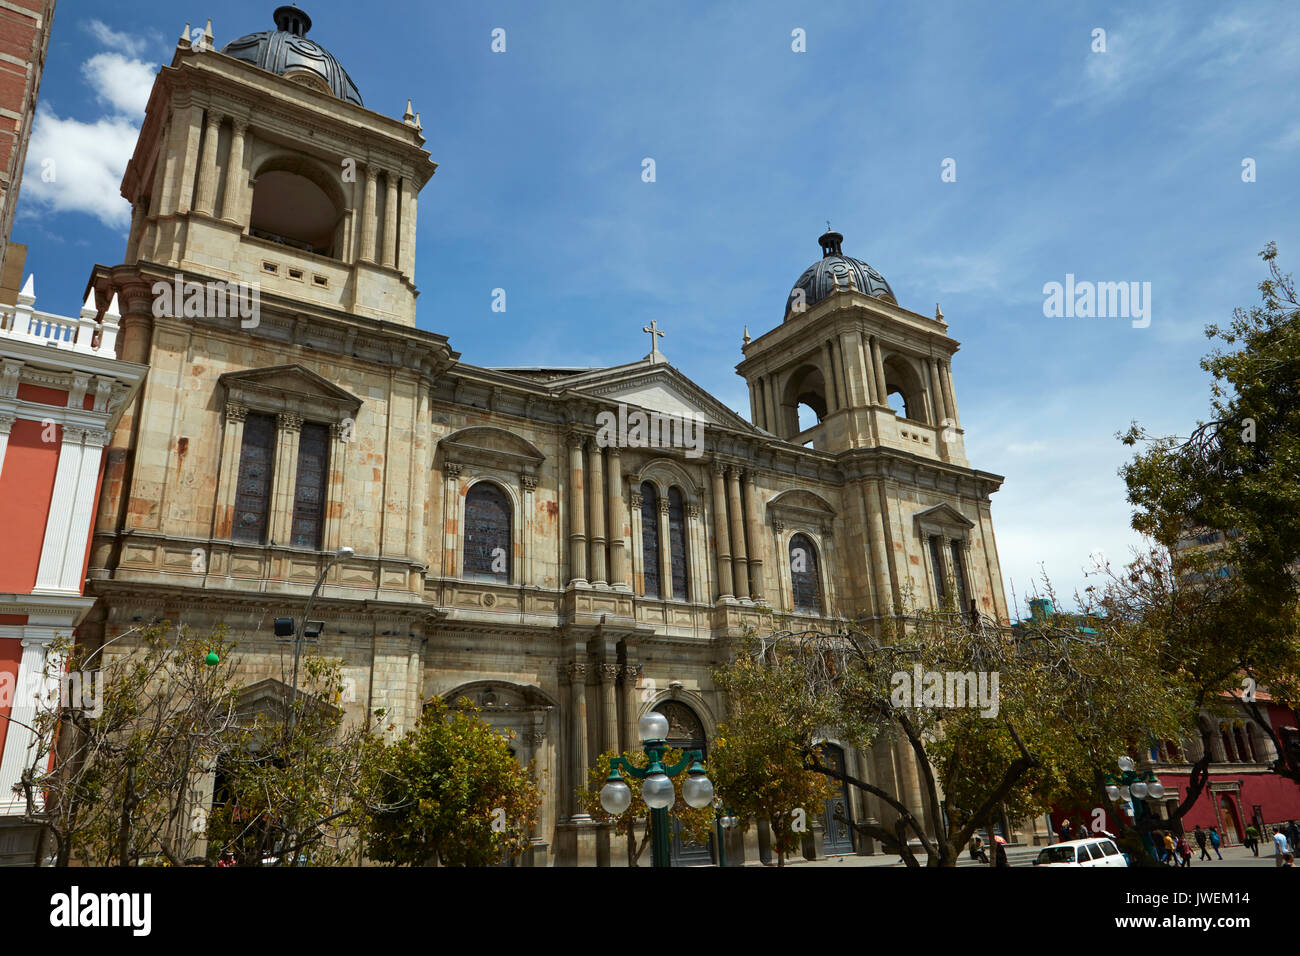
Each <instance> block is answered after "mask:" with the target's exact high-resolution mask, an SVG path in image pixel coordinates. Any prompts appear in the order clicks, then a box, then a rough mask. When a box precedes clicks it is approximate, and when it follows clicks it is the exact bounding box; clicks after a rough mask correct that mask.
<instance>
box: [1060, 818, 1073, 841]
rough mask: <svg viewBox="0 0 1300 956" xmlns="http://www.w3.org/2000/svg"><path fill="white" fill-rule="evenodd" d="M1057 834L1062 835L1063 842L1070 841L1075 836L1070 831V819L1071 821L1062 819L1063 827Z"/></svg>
mask: <svg viewBox="0 0 1300 956" xmlns="http://www.w3.org/2000/svg"><path fill="white" fill-rule="evenodd" d="M1057 835H1059V836H1060V838H1061V842H1062V843H1068V842H1069V841H1070V840H1071V839H1072V838H1073V837H1072V836H1071V832H1070V821H1069V820H1062V821H1061V829H1060V830H1058V831H1057Z"/></svg>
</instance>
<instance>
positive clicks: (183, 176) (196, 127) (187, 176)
mask: <svg viewBox="0 0 1300 956" xmlns="http://www.w3.org/2000/svg"><path fill="white" fill-rule="evenodd" d="M187 113H188V114H189V115H188V117H187V116H186V114H187ZM177 115H178V116H180V117H181V118H182V123H181V125H180V130H179V131H180V134H181V135H180V137H179V139H180V142H181V143H182V144H183V145H184V151H183V152H182V153H181V154H180V155H179V156H178V157H177V158H178V160H179V161H180V163H181V165H180V169H179V170H178V171H177V177H176V178H177V180H178V182H177V194H176V198H175V206H174V208H175V210H176V212H177V213H178V214H180V215H185V214H186V213H188V212H189V211H190V203H191V200H192V199H193V196H194V174H195V172H196V171H197V170H198V168H199V163H198V158H199V139H200V137H201V135H202V132H203V128H202V124H203V109H202V107H199V106H191V107H188V108H184V109H179V110H177ZM186 120H188V122H186Z"/></svg>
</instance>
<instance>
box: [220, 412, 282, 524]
mask: <svg viewBox="0 0 1300 956" xmlns="http://www.w3.org/2000/svg"><path fill="white" fill-rule="evenodd" d="M274 461H275V418H274V417H273V416H271V415H257V414H250V415H249V416H248V417H247V418H246V419H245V420H244V441H243V444H242V445H241V446H240V449H239V477H238V479H237V480H236V483H235V517H234V522H233V525H232V527H231V533H230V536H231V538H232V539H233V540H235V541H249V542H252V543H254V544H264V543H265V542H266V526H267V519H268V516H269V515H270V510H271V474H272V471H273V467H274Z"/></svg>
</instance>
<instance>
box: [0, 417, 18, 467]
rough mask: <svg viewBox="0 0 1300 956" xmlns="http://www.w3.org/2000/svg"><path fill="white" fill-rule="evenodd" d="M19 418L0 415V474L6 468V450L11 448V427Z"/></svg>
mask: <svg viewBox="0 0 1300 956" xmlns="http://www.w3.org/2000/svg"><path fill="white" fill-rule="evenodd" d="M15 421H17V419H16V418H15V417H14V416H13V415H0V475H3V474H4V470H5V451H6V449H8V448H9V429H11V428H13V427H14V422H15Z"/></svg>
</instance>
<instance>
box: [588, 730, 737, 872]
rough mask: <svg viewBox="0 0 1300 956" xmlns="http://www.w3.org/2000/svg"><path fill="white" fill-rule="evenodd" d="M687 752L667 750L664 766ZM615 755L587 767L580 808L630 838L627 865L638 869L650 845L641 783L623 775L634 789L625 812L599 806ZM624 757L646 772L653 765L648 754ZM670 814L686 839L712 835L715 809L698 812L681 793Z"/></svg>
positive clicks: (647, 811)
mask: <svg viewBox="0 0 1300 956" xmlns="http://www.w3.org/2000/svg"><path fill="white" fill-rule="evenodd" d="M685 753H686V752H685V751H684V750H682V749H680V748H678V747H670V748H668V749H667V750H665V751H664V756H663V763H664V764H665V765H667V766H672V765H673V764H676V763H677V762H678V761H680V760H681V759H682V757H683V756H684V755H685ZM615 756H616V754H615V753H614V751H612V750H607V751H605V752H604V753H602V754H601V755H600V756H599V757H597V758H596V764H595V766H593V767H588V768H587V783H586V786H584V787H583V788H582V789H580V790H579V791H578V805H579V806H580V807H581V808H582V810H583V811H584V812H585V813H587V814H589V815H590V816H591V818H592V819H593V820H595V821H596V822H597V823H608V824H612V825H613V827H614V833H615V835H617V836H624V837H626V838H627V865H628V866H637V865H638V864H637V861H638V860H640V859H641V854H642V853H644V852H645V848H646V847H647V846H648V845H649V844H650V836H651V833H650V808H649V807H647V806H646V804H645V801H644V800H642V799H641V786H640V781H639V780H636V779H635V778H632V777H630V776H626V775H625V776H624V777H623V779H624V782H626V783H627V785H628V787H629V788H631V790H632V802H631V803H630V804H629V805H628V808H627V809H626V810H624V811H623V812H622V813H620V814H618V815H617V816H614V815H613V814H610V813H606V812H605V808H604V807H602V806H601V805H600V789H601V787H603V786H605V781H606V780H607V779H608V777H609V768H610V764H611V762H612V761H613V758H614V757H615ZM621 756H622V757H623V759H624V760H626V761H627V762H628V763H630V764H631V765H632V766H634V767H637V768H639V769H643V768H645V767H646V766H648V765H649V763H650V758H649V757H647V756H646V754H645V751H643V750H638V751H624V752H623V753H622V754H621ZM712 768H713V760H712V758H710V759H709V779H711V780H714V783H715V785H716V783H717V781H716V779H715V778H714V776H713V769H712ZM676 782H677V784H680V783H681V778H680V777H679V778H677V781H676ZM668 815H669V816H670V817H672V818H674V819H676V820H677V821H678V822H680V823H681V825H682V832H683V833H684V834H685V835H686V837H687V839H689V840H693V841H694V842H696V843H705V842H707V841H708V839H709V834H710V833H711V832H712V830H713V819H714V815H713V808H712V807H702V808H700V809H698V810H696V809H695V808H693V807H691V806H690V804H688V803H687V802H686V801H685V800H683V799H681V794H680V791H679V793H678V798H677V799H676V800H675V801H674V802H673V805H672V806H671V807H669V808H668ZM638 822H640V823H642V824H643V825H644V827H645V832H644V834H643V835H642V837H641V840H640V842H639V843H638V842H637V839H636V826H637V823H638Z"/></svg>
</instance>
